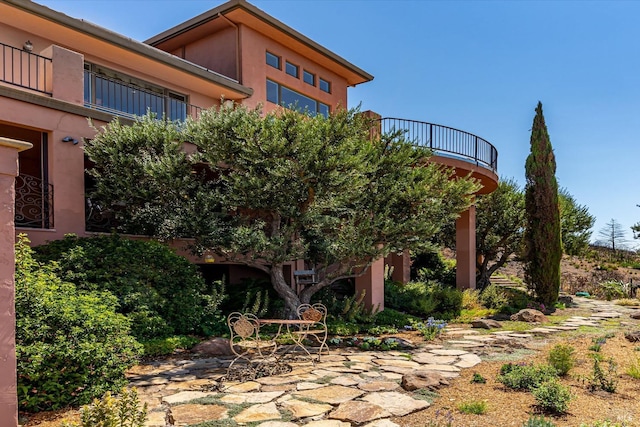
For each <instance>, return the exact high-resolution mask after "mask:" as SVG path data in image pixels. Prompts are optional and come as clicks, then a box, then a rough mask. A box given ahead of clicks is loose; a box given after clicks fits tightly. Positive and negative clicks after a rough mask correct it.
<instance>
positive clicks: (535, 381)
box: [497, 363, 556, 391]
mask: <svg viewBox="0 0 640 427" xmlns="http://www.w3.org/2000/svg"><path fill="white" fill-rule="evenodd" d="M555 378H556V370H555V369H554V368H552V367H551V366H549V365H515V364H513V363H507V364H505V365H502V368H501V369H500V374H499V375H498V378H497V380H498V382H500V383H502V384H504V385H505V386H506V387H508V388H511V389H514V390H529V391H530V390H533V389H534V388H536V387H538V386H539V385H540V384H542V383H543V382H545V381H549V380H552V379H555Z"/></svg>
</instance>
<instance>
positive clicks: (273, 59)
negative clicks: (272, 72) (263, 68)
mask: <svg viewBox="0 0 640 427" xmlns="http://www.w3.org/2000/svg"><path fill="white" fill-rule="evenodd" d="M267 65H271V66H272V67H273V68H277V69H278V70H279V69H280V57H279V56H277V55H274V54H273V53H271V52H267Z"/></svg>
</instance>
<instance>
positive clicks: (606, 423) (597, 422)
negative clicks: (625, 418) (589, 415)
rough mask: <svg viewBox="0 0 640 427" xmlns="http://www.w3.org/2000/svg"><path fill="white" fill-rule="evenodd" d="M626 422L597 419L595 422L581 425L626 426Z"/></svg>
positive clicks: (601, 426) (591, 426)
mask: <svg viewBox="0 0 640 427" xmlns="http://www.w3.org/2000/svg"><path fill="white" fill-rule="evenodd" d="M626 426H627V424H625V423H622V424H621V423H614V422H613V421H609V420H604V421H596V422H594V423H593V424H587V423H582V424H580V427H626Z"/></svg>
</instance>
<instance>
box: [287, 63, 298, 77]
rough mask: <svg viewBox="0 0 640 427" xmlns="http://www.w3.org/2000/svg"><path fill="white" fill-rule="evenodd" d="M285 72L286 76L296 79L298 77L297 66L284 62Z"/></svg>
mask: <svg viewBox="0 0 640 427" xmlns="http://www.w3.org/2000/svg"><path fill="white" fill-rule="evenodd" d="M285 71H286V72H287V74H289V75H290V76H293V77H295V78H296V79H297V78H298V77H299V69H298V66H297V65H294V64H292V63H291V62H289V61H286V63H285Z"/></svg>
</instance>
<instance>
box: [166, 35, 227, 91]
mask: <svg viewBox="0 0 640 427" xmlns="http://www.w3.org/2000/svg"><path fill="white" fill-rule="evenodd" d="M236 46H237V34H236V29H235V28H232V27H230V28H226V29H224V30H221V31H218V32H216V33H214V34H211V35H209V36H207V37H204V38H201V39H199V40H197V41H195V42H193V43H189V44H187V45H186V46H183V47H181V48H179V49H176V50H174V51H173V52H171V53H173V54H174V55H176V56H179V57H180V58H183V59H186V60H187V61H191V62H193V63H194V64H198V65H202V66H203V67H206V68H208V69H210V70H213V71H215V72H216V73H220V74H222V75H223V76H227V77H230V78H232V79H234V80H238V81H239V80H240V76H239V75H238V67H237V65H238V64H237V58H236V51H237V49H236Z"/></svg>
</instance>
